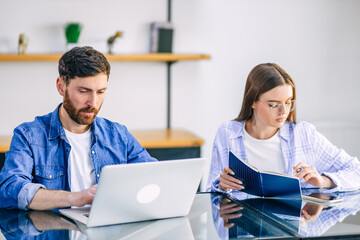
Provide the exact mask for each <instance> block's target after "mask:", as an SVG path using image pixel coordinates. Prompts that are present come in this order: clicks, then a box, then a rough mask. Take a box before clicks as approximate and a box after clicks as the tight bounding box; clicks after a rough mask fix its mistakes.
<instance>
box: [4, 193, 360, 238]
mask: <svg viewBox="0 0 360 240" xmlns="http://www.w3.org/2000/svg"><path fill="white" fill-rule="evenodd" d="M335 197H336V198H341V199H342V200H343V201H342V203H341V204H337V205H334V206H330V207H328V206H325V205H321V204H314V203H310V202H306V201H302V200H284V199H283V200H279V199H262V198H253V197H252V196H251V195H247V194H243V193H240V194H230V195H226V196H225V195H220V194H216V193H198V194H196V197H195V199H194V202H193V205H192V208H191V210H190V212H189V214H188V215H187V216H185V217H178V218H169V219H162V220H153V221H144V222H137V223H127V224H118V225H111V226H104V227H96V228H86V227H85V226H84V225H81V224H79V223H76V222H73V221H72V220H70V219H67V218H65V217H63V216H62V215H60V214H58V213H57V211H19V210H7V209H0V230H1V233H0V240H1V239H210V240H211V239H312V238H325V239H344V238H352V239H357V238H360V211H359V210H360V193H359V192H352V193H340V194H336V195H335Z"/></svg>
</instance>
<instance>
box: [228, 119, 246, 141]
mask: <svg viewBox="0 0 360 240" xmlns="http://www.w3.org/2000/svg"><path fill="white" fill-rule="evenodd" d="M234 124H236V125H238V127H237V128H235V129H237V131H231V132H230V136H229V137H230V138H231V139H233V138H241V137H243V136H244V134H245V133H244V126H245V121H240V122H238V121H235V120H234Z"/></svg>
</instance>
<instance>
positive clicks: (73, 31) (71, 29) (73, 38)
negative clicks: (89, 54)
mask: <svg viewBox="0 0 360 240" xmlns="http://www.w3.org/2000/svg"><path fill="white" fill-rule="evenodd" d="M81 29H82V25H81V24H80V23H68V24H67V25H66V27H65V36H66V42H67V50H70V49H71V48H73V47H74V46H76V45H77V43H78V40H79V36H80V33H81Z"/></svg>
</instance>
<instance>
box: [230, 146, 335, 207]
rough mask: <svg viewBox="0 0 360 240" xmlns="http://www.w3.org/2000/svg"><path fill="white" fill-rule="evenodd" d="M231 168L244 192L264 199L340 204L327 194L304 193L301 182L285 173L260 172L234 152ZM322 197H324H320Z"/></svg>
mask: <svg viewBox="0 0 360 240" xmlns="http://www.w3.org/2000/svg"><path fill="white" fill-rule="evenodd" d="M229 167H230V168H231V170H232V171H233V172H234V173H235V175H234V177H235V178H237V179H239V180H241V181H242V182H243V186H244V189H243V190H241V191H242V192H245V193H248V194H251V195H255V196H259V197H264V198H286V199H302V200H304V201H307V202H312V203H317V204H322V205H326V206H332V205H335V204H340V203H341V202H342V200H341V199H336V198H334V197H333V196H331V195H327V194H326V193H325V194H324V193H323V194H322V195H319V194H313V193H311V194H310V193H309V191H304V193H303V192H302V189H301V187H300V180H299V179H298V178H297V177H295V176H290V175H287V174H283V173H276V172H269V171H260V170H258V169H257V168H255V167H254V166H251V165H250V164H248V163H246V162H245V161H243V160H242V159H241V158H240V157H238V156H236V155H235V153H234V152H232V151H230V152H229ZM320 196H322V197H320Z"/></svg>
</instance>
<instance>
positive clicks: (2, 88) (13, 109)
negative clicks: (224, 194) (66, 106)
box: [0, 0, 360, 159]
mask: <svg viewBox="0 0 360 240" xmlns="http://www.w3.org/2000/svg"><path fill="white" fill-rule="evenodd" d="M166 3H167V1H166V0H151V1H149V0H132V1H131V0H117V1H115V0H102V1H100V0H98V1H96V0H91V1H89V0H75V1H74V0H53V1H48V0H32V1H25V0H12V1H5V0H0V51H1V52H15V51H16V44H17V38H18V34H19V33H20V32H24V33H26V34H27V35H28V36H29V38H30V43H29V47H28V51H29V52H31V53H39V52H44V53H46V52H62V51H64V49H65V38H64V34H63V27H64V25H65V23H67V22H70V21H79V22H81V23H82V24H83V25H84V28H83V32H82V34H81V36H80V41H81V43H82V44H89V45H92V46H94V47H95V48H97V49H98V50H100V51H106V45H105V41H106V39H107V38H108V37H109V36H110V35H112V34H114V33H115V31H116V30H123V31H124V32H125V34H124V37H123V38H121V39H119V40H117V42H116V45H115V49H114V50H115V52H116V53H143V52H147V50H148V46H149V24H150V22H152V21H164V20H166V7H167V6H166ZM359 11H360V1H357V0H315V1H314V0H173V12H172V13H173V23H174V25H175V29H176V30H175V39H174V52H177V53H208V54H210V55H211V56H212V59H211V60H210V61H194V62H178V63H175V64H174V65H173V67H172V80H173V88H172V110H173V112H172V126H173V127H174V128H185V129H188V130H191V131H193V132H194V133H196V134H197V135H199V136H201V137H203V138H204V139H205V145H204V147H203V149H202V150H203V156H205V157H207V158H209V159H210V156H211V148H212V141H213V138H214V135H215V132H216V129H217V127H218V126H219V124H220V123H222V122H224V121H227V120H229V119H233V118H234V117H236V116H237V114H238V113H239V111H240V106H241V101H242V95H243V89H244V84H245V81H246V77H247V75H248V73H249V71H250V70H251V69H252V68H253V67H254V66H255V65H257V64H258V63H263V62H275V63H278V64H279V65H280V66H282V67H283V68H284V69H285V70H286V71H287V72H288V73H289V74H290V75H291V76H292V77H293V79H294V81H295V83H296V86H297V98H298V119H299V120H307V121H310V122H313V123H315V124H316V125H317V124H320V123H324V122H325V123H326V124H325V125H326V126H330V129H331V126H332V125H331V124H330V125H329V124H328V122H332V123H335V124H336V125H337V126H339V125H351V126H353V125H356V126H358V125H359V119H360V104H359V100H358V89H359V87H360V81H359V80H358V74H357V73H358V71H357V68H358V66H359V63H360V28H359V23H360V14H359ZM56 77H57V64H56V63H4V62H2V63H0V104H1V108H0V109H1V118H0V135H8V134H11V132H12V129H13V128H14V127H15V126H17V125H18V124H20V123H21V122H24V121H30V120H32V119H33V118H34V116H35V115H42V114H44V113H47V112H50V111H52V110H53V109H54V108H55V107H56V105H57V104H58V103H59V102H60V101H61V99H60V97H59V96H58V94H57V92H56V89H55V79H56ZM165 109H166V67H165V64H163V63H123V62H117V63H112V72H111V76H110V82H109V91H108V96H107V98H106V100H105V104H104V106H103V109H102V111H101V116H103V117H107V118H109V119H111V120H113V121H118V122H120V123H123V124H125V125H127V126H128V128H129V129H154V128H165V127H166V112H165ZM321 126H324V124H322V125H321ZM338 129H340V130H339V132H340V133H341V128H338ZM325 130H326V129H325ZM349 134H350V136H351V135H352V134H351V132H350V133H347V135H346V137H348V135H349ZM358 134H359V131H357V132H354V133H353V135H354V138H355V139H358V138H359V135H358ZM325 135H326V134H325ZM335 135H336V136H337V134H335ZM335 135H334V134H332V136H335ZM329 138H330V139H331V138H332V137H331V136H329ZM337 144H339V145H340V147H343V148H345V150H347V151H348V152H350V153H351V154H353V155H357V156H360V150H359V149H360V148H359V144H354V145H353V146H351V148H349V147H348V146H347V144H346V143H342V142H341V141H340V142H339V141H337Z"/></svg>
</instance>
